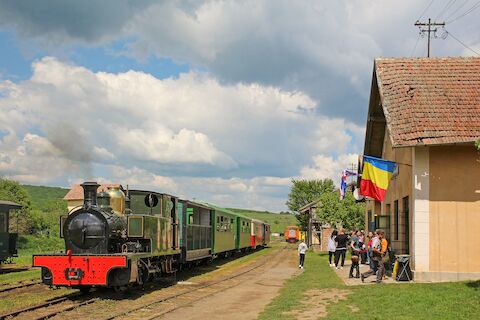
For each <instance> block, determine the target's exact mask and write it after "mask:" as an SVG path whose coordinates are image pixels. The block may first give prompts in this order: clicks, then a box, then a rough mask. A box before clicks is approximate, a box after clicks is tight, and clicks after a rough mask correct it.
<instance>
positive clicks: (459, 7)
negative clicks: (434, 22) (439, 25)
mask: <svg viewBox="0 0 480 320" xmlns="http://www.w3.org/2000/svg"><path fill="white" fill-rule="evenodd" d="M469 2H470V0H465V1H464V2H463V3H462V4H461V5H459V6H458V7H457V9H455V10H454V11H452V13H450V14H449V15H448V16H446V17H445V20H448V19H450V18H451V17H453V16H454V15H455V14H456V13H457V12H458V11H459V10H460V9H462V8H463V7H464V6H465V5H466V4H467V3H469Z"/></svg>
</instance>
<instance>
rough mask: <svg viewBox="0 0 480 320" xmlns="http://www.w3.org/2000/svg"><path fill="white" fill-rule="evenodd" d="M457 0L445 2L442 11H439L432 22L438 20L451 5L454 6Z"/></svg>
mask: <svg viewBox="0 0 480 320" xmlns="http://www.w3.org/2000/svg"><path fill="white" fill-rule="evenodd" d="M456 1H457V0H450V1H448V2H447V4H446V5H445V7H444V8H443V10H441V11H440V13H439V14H438V15H437V16H436V17H435V19H434V21H436V20H437V19H438V18H440V17H441V16H442V15H443V14H444V13H445V12H446V11H447V10H448V9H450V7H451V6H452V5H454V4H455V2H456Z"/></svg>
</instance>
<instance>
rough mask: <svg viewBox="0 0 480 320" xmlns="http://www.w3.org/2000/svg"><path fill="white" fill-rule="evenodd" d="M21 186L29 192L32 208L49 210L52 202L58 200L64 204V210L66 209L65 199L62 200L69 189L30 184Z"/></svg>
mask: <svg viewBox="0 0 480 320" xmlns="http://www.w3.org/2000/svg"><path fill="white" fill-rule="evenodd" d="M23 187H24V188H25V189H27V191H28V193H29V194H30V197H31V200H32V209H38V210H49V209H50V208H51V206H52V205H53V203H56V202H59V203H60V204H63V205H64V207H65V211H67V201H65V200H63V197H64V196H65V195H66V194H67V192H68V190H69V189H65V188H57V187H42V186H30V185H23Z"/></svg>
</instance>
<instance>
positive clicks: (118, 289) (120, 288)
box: [113, 286, 130, 293]
mask: <svg viewBox="0 0 480 320" xmlns="http://www.w3.org/2000/svg"><path fill="white" fill-rule="evenodd" d="M129 289H130V287H129V286H114V287H113V290H114V291H115V292H116V293H126V292H127V291H128V290H129Z"/></svg>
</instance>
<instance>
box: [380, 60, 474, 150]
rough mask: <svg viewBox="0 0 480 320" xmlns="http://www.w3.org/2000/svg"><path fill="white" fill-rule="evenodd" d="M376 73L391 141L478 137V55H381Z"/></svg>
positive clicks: (397, 143) (398, 143)
mask: <svg viewBox="0 0 480 320" xmlns="http://www.w3.org/2000/svg"><path fill="white" fill-rule="evenodd" d="M375 73H376V76H377V81H378V88H379V91H380V97H381V102H382V106H383V112H384V114H385V118H386V122H387V127H388V129H389V133H390V136H391V139H392V144H393V146H412V145H418V144H425V145H432V144H450V143H462V142H471V141H475V140H476V139H478V138H479V137H480V58H467V57H455V58H410V59H409V58H379V59H376V60H375Z"/></svg>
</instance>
